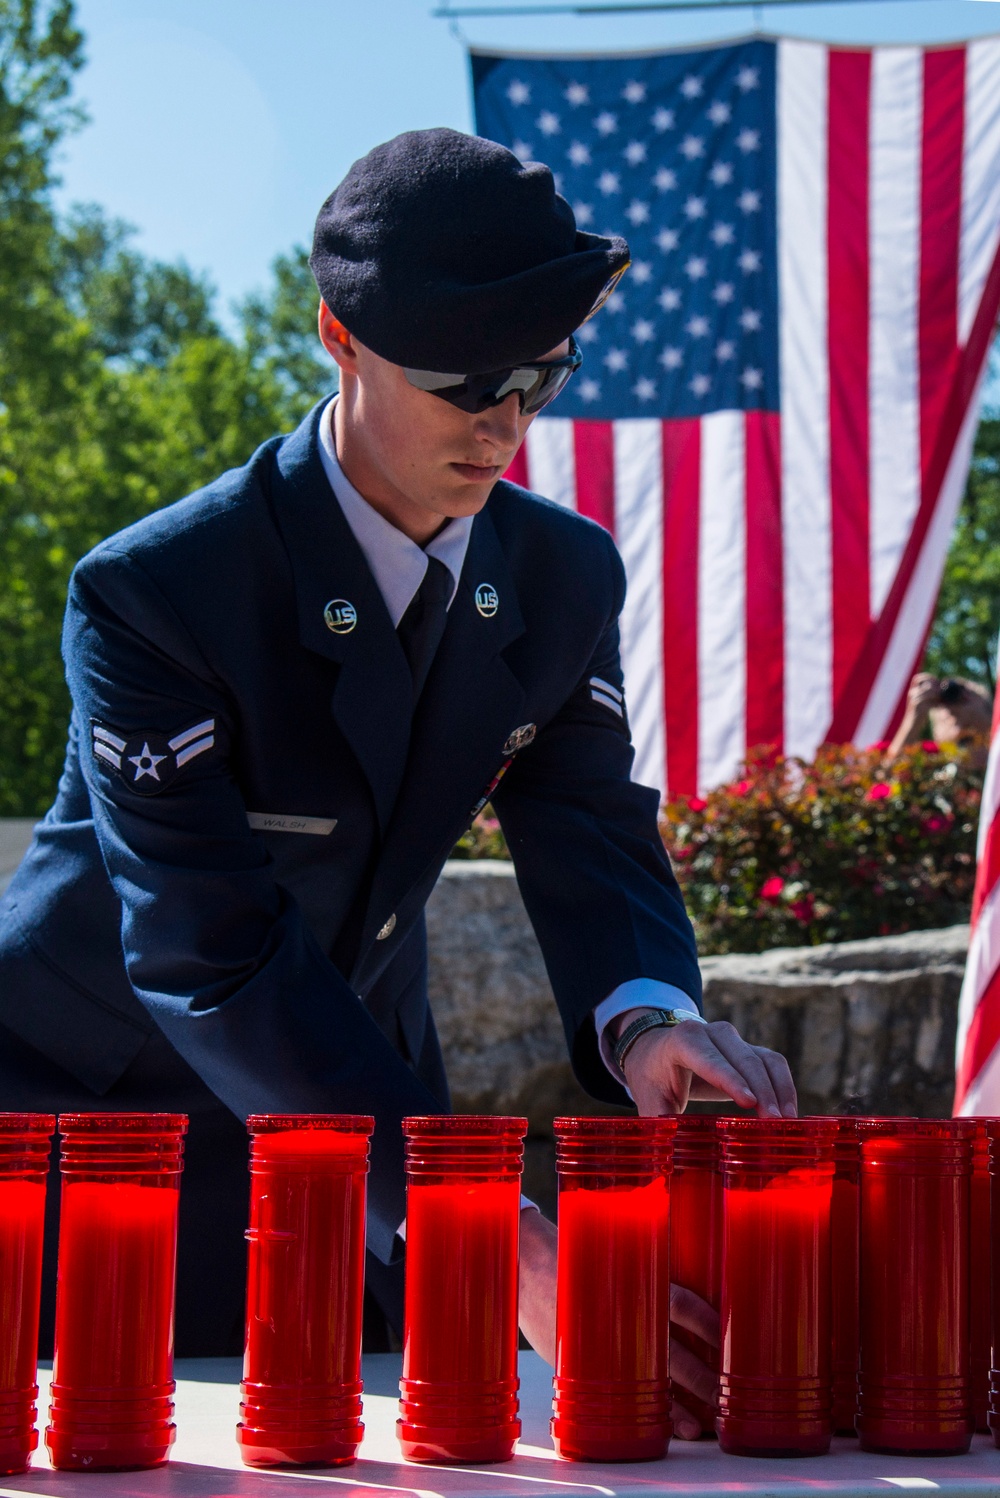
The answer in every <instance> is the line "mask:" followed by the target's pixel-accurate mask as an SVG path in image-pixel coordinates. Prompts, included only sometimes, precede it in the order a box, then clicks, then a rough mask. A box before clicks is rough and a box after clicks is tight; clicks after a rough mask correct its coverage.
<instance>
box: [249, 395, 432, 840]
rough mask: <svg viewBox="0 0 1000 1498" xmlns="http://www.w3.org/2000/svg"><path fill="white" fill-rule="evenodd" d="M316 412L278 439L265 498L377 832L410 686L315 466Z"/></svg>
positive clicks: (302, 623) (371, 586) (397, 764)
mask: <svg viewBox="0 0 1000 1498" xmlns="http://www.w3.org/2000/svg"><path fill="white" fill-rule="evenodd" d="M322 410H323V407H322V406H317V407H315V408H314V410H313V411H311V412H310V414H309V415H308V416H307V417H306V419H305V421H304V422H303V423H302V425H301V426H300V427H299V428H298V430H297V431H296V432H294V433H293V434H292V435H291V436H290V437H288V438H287V439H286V440H285V441H284V442H283V443H282V444H281V447H280V448H279V450H278V462H277V474H276V476H275V480H274V482H273V485H272V496H273V499H274V508H275V514H276V517H277V522H278V526H279V529H280V530H281V533H282V536H283V538H284V541H285V545H286V547H287V550H288V556H289V561H290V563H291V567H292V573H293V577H294V582H295V592H296V599H297V605H298V618H299V639H300V641H301V643H302V644H303V645H304V646H305V648H306V649H307V650H312V651H315V652H316V653H317V654H319V655H323V656H326V658H327V659H328V660H332V661H336V662H337V663H338V664H339V666H340V671H339V673H338V676H337V684H336V687H335V689H334V694H333V702H332V711H333V716H334V718H335V719H336V722H337V725H338V727H339V728H340V730H341V732H342V733H343V735H344V737H345V738H346V739H347V741H348V743H349V744H350V746H351V749H352V751H353V753H354V754H355V756H356V758H357V760H358V762H359V764H360V765H361V768H362V770H363V771H364V774H365V777H366V779H367V780H368V783H369V785H370V786H371V790H372V795H373V797H374V799H375V805H376V810H377V812H378V819H379V825H380V827H381V829H382V831H383V832H385V830H386V828H387V826H388V824H389V821H390V817H391V814H392V809H393V806H394V805H395V803H396V799H397V795H398V793H399V787H400V784H401V782H402V779H403V774H404V770H405V767H406V755H407V749H408V747H409V740H410V728H411V721H412V692H413V686H412V680H411V677H410V668H409V665H408V664H407V660H406V656H405V655H404V653H403V647H402V646H401V645H400V643H399V639H398V637H397V635H396V631H395V630H394V629H393V626H392V620H391V619H390V617H389V613H388V610H387V609H386V606H385V603H384V602H383V600H382V595H381V593H380V592H379V590H378V586H377V584H376V582H375V579H374V578H373V576H372V574H371V570H370V568H369V566H368V563H367V562H366V561H365V557H364V553H363V552H362V550H361V548H360V546H359V545H358V543H357V541H356V540H355V539H354V535H353V532H352V531H351V528H350V526H349V525H348V523H347V521H346V520H345V518H344V515H343V512H342V511H341V508H340V506H339V504H338V503H337V501H336V499H335V498H334V496H333V494H332V493H331V490H330V485H329V483H328V482H327V478H326V474H325V473H324V472H323V465H322V463H321V462H320V458H319V451H318V428H319V421H320V415H321V413H322ZM331 605H334V607H333V608H332V609H331V607H330V606H331ZM345 605H349V606H350V608H345V607H344V606H345ZM351 609H353V619H354V622H353V623H351V617H352V616H351V612H350V611H351ZM328 618H329V619H330V621H331V622H332V623H333V624H335V625H336V626H337V628H336V629H334V628H331V627H330V624H329V623H328V622H327V620H328Z"/></svg>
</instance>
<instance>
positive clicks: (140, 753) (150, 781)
mask: <svg viewBox="0 0 1000 1498" xmlns="http://www.w3.org/2000/svg"><path fill="white" fill-rule="evenodd" d="M90 737H91V744H92V746H93V750H94V758H95V759H96V760H97V761H99V763H100V764H102V765H106V766H110V767H111V769H113V770H115V771H116V772H117V773H118V775H120V776H121V778H122V780H124V782H125V784H126V785H127V786H128V787H129V789H130V790H133V791H136V792H137V793H138V794H139V795H140V796H155V795H157V794H158V793H159V792H160V791H165V790H166V789H167V786H168V785H170V783H171V782H172V781H173V780H174V778H175V776H176V775H177V773H178V771H179V770H182V769H183V768H184V766H185V765H187V764H190V762H191V760H193V759H197V758H198V756H199V755H200V754H205V753H206V752H207V751H208V750H209V749H211V748H213V747H214V745H215V719H214V718H203V719H202V721H201V722H200V723H195V724H193V725H192V726H191V727H190V728H185V729H184V730H183V731H182V732H181V733H178V734H175V735H174V737H173V738H171V739H168V738H167V736H166V735H165V734H162V733H157V732H156V730H155V729H141V730H140V731H139V732H137V733H130V734H126V733H123V732H121V731H120V730H118V729H114V728H109V727H108V725H107V724H106V723H97V722H91V725H90Z"/></svg>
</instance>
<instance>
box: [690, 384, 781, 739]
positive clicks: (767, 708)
mask: <svg viewBox="0 0 1000 1498" xmlns="http://www.w3.org/2000/svg"><path fill="white" fill-rule="evenodd" d="M746 517H747V522H746V523H747V562H746V566H747V594H746V600H747V601H746V610H747V618H746V632H747V655H746V660H747V739H746V741H747V747H748V748H749V749H753V748H756V747H757V746H758V745H761V744H770V745H773V746H774V747H775V748H776V749H778V750H779V751H780V750H781V748H782V745H783V738H784V717H785V705H784V695H785V693H784V687H785V673H784V658H785V602H784V582H783V575H782V561H783V550H782V542H781V418H780V417H779V416H778V415H776V414H775V413H773V412H771V411H748V412H747V416H746ZM669 743H670V740H669V737H668V739H667V744H668V745H669Z"/></svg>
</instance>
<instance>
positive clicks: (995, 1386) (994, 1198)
mask: <svg viewBox="0 0 1000 1498" xmlns="http://www.w3.org/2000/svg"><path fill="white" fill-rule="evenodd" d="M986 1137H987V1139H988V1141H989V1171H990V1275H989V1280H990V1291H991V1294H990V1386H989V1398H988V1410H987V1421H988V1424H989V1428H990V1430H991V1431H992V1432H993V1444H994V1446H998V1447H1000V1118H990V1119H987V1121H986Z"/></svg>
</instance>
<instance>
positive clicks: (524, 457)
mask: <svg viewBox="0 0 1000 1498" xmlns="http://www.w3.org/2000/svg"><path fill="white" fill-rule="evenodd" d="M504 478H505V479H509V480H510V482H511V483H512V484H520V486H521V488H522V489H528V488H530V485H529V483H528V445H527V443H526V442H522V443H521V446H520V447H519V448H518V450H517V452H516V453H515V454H514V460H513V462H512V463H511V465H510V467H509V468H508V469H507V472H506V473H505V474H504Z"/></svg>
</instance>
